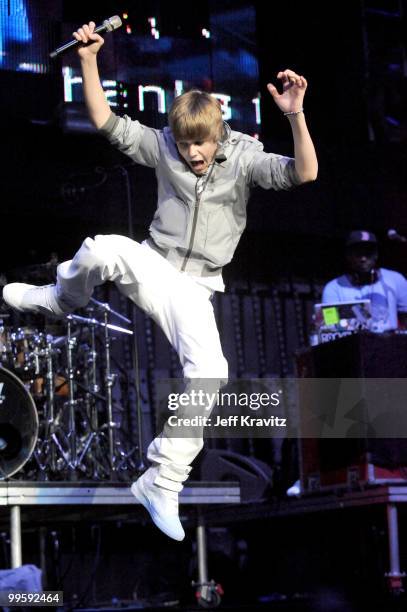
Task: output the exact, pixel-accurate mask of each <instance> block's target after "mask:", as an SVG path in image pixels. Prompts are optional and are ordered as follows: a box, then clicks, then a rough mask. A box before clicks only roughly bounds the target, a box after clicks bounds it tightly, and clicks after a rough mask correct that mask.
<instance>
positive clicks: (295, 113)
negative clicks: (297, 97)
mask: <svg viewBox="0 0 407 612" xmlns="http://www.w3.org/2000/svg"><path fill="white" fill-rule="evenodd" d="M303 112H304V109H303V108H300V110H297V111H290V112H288V113H284V117H288V116H290V115H299V114H300V113H303Z"/></svg>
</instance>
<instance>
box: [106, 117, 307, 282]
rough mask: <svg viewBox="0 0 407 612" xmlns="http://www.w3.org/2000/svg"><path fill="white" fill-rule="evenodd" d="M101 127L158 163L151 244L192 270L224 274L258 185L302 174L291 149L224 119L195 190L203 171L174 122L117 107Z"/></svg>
mask: <svg viewBox="0 0 407 612" xmlns="http://www.w3.org/2000/svg"><path fill="white" fill-rule="evenodd" d="M100 132H101V133H102V134H103V135H105V136H106V137H107V138H108V140H109V141H110V142H111V143H112V144H113V145H114V146H116V147H117V148H118V149H119V150H120V151H122V152H123V153H125V154H126V155H128V156H129V157H130V158H131V159H132V160H133V161H135V162H136V163H139V164H142V165H144V166H149V167H151V168H155V172H156V176H157V181H158V204H157V210H156V212H155V214H154V218H153V221H152V223H151V225H150V239H149V241H148V242H149V245H150V246H151V247H153V248H154V249H156V250H157V251H159V253H161V255H163V256H164V257H166V258H167V259H168V261H170V262H171V263H172V264H173V265H174V266H175V267H176V268H177V269H179V270H183V271H185V272H187V273H189V274H191V275H193V276H212V275H218V274H220V272H221V269H222V267H223V266H224V265H225V264H227V263H229V262H230V261H231V259H232V257H233V253H234V252H235V249H236V246H237V244H238V242H239V239H240V236H241V235H242V233H243V230H244V229H245V227H246V206H247V202H248V199H249V196H250V191H251V188H252V187H256V186H260V187H263V188H264V189H276V190H277V189H290V188H291V187H293V186H295V185H298V184H299V183H300V180H299V178H298V175H297V173H296V171H295V166H294V160H293V159H292V158H290V157H283V156H281V155H275V154H274V153H265V152H264V151H263V145H262V143H261V142H259V141H258V140H256V139H255V138H252V137H251V136H248V135H246V134H242V133H241V132H235V131H233V130H231V129H230V128H229V126H228V125H227V124H225V132H224V139H223V142H222V143H221V146H220V148H219V149H218V151H217V153H216V157H215V163H214V164H213V166H212V167H211V168H210V170H209V171H208V180H207V182H206V185H205V189H204V191H203V192H202V193H201V195H200V196H199V197H197V196H196V184H197V180H198V178H199V177H197V176H196V175H195V174H194V173H193V172H192V170H191V169H190V168H189V167H188V165H187V164H186V163H185V161H183V159H182V158H181V156H180V154H179V153H178V149H177V146H176V144H175V141H174V138H173V136H172V132H171V130H170V128H168V127H166V128H164V129H163V130H156V129H153V128H149V127H146V126H144V125H142V124H141V123H139V122H138V121H133V120H132V119H130V117H128V116H127V115H124V116H123V117H118V116H116V115H115V114H114V113H112V114H111V115H110V117H109V119H108V120H107V122H106V123H105V125H104V126H103V127H102V128H101V130H100Z"/></svg>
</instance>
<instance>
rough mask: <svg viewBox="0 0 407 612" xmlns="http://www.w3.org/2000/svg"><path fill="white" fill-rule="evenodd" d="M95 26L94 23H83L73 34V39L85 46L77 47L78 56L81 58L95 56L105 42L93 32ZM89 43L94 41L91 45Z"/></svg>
mask: <svg viewBox="0 0 407 612" xmlns="http://www.w3.org/2000/svg"><path fill="white" fill-rule="evenodd" d="M95 27H96V24H95V22H94V21H90V22H89V23H88V24H87V23H85V24H84V25H83V26H82V27H81V28H79V29H78V30H76V32H74V33H73V37H74V38H76V40H78V41H79V42H82V43H83V44H84V45H86V46H82V45H80V46H79V47H78V55H79V56H80V57H81V58H85V57H89V56H92V55H96V54H97V53H98V51H99V49H100V48H101V46H102V45H103V43H104V42H105V41H104V39H103V38H102V37H101V36H100V35H99V34H96V33H95V32H94V29H95ZM90 41H94V42H92V43H91V44H88V43H90Z"/></svg>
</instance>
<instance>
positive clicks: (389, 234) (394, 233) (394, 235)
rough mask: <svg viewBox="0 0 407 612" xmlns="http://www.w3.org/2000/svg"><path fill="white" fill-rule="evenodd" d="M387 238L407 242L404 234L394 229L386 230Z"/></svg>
mask: <svg viewBox="0 0 407 612" xmlns="http://www.w3.org/2000/svg"><path fill="white" fill-rule="evenodd" d="M387 238H388V239H389V240H395V241H396V242H407V238H406V237H405V236H401V235H400V234H399V233H398V232H397V231H396V230H395V229H389V230H388V232H387Z"/></svg>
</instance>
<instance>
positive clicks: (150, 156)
mask: <svg viewBox="0 0 407 612" xmlns="http://www.w3.org/2000/svg"><path fill="white" fill-rule="evenodd" d="M99 132H100V133H101V134H102V135H103V136H105V137H106V138H107V139H108V140H109V142H110V143H111V144H112V145H113V146H115V147H117V148H118V149H119V151H121V152H122V153H124V154H125V155H128V156H129V157H130V158H131V159H132V160H133V161H135V162H136V163H138V164H142V165H143V166H149V167H150V168H155V167H156V166H157V164H158V160H159V157H160V147H159V143H158V135H159V132H158V130H154V129H153V128H149V127H146V126H145V125H142V124H141V123H140V122H139V121H134V120H132V119H130V117H128V116H127V115H124V116H123V117H118V116H117V115H115V114H114V113H112V114H111V115H110V117H109V119H108V120H107V121H106V123H105V124H104V125H103V126H102V127H101V128H100V130H99Z"/></svg>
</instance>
